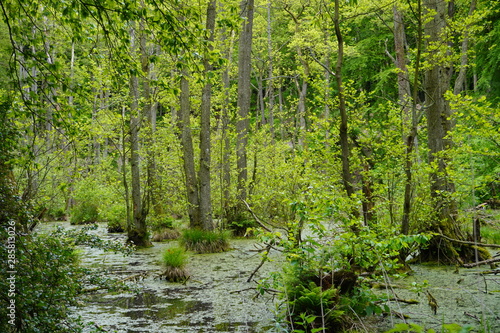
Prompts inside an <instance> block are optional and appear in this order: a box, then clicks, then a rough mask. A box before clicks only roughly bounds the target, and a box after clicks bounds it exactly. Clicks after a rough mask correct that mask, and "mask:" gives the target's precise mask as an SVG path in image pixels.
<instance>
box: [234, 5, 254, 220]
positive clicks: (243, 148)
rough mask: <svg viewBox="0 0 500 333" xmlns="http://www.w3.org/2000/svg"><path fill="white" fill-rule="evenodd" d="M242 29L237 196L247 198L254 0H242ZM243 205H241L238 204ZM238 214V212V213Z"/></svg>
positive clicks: (239, 58) (239, 74) (237, 124)
mask: <svg viewBox="0 0 500 333" xmlns="http://www.w3.org/2000/svg"><path fill="white" fill-rule="evenodd" d="M241 11H242V12H243V15H242V17H243V18H244V20H243V23H242V30H241V34H240V39H239V49H238V101H237V108H238V120H237V122H236V132H237V134H238V138H237V144H236V167H237V170H238V183H237V198H238V200H246V199H247V179H248V166H247V144H248V134H249V124H250V120H249V116H250V103H251V93H252V87H251V82H250V79H251V74H252V60H251V59H252V58H251V55H252V35H253V16H254V0H243V1H242V2H241ZM238 206H240V207H241V205H238ZM237 214H238V213H237Z"/></svg>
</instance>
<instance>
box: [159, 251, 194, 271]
mask: <svg viewBox="0 0 500 333" xmlns="http://www.w3.org/2000/svg"><path fill="white" fill-rule="evenodd" d="M187 258H188V256H187V254H186V252H185V251H184V249H182V248H180V247H174V248H170V249H166V250H165V252H163V264H164V265H165V266H166V267H167V268H168V267H170V268H184V267H185V266H186V262H187Z"/></svg>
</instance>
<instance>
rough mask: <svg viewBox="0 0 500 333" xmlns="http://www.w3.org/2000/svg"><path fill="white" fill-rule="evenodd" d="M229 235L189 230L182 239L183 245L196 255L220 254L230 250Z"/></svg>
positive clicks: (226, 233) (183, 234)
mask: <svg viewBox="0 0 500 333" xmlns="http://www.w3.org/2000/svg"><path fill="white" fill-rule="evenodd" d="M228 240H229V233H228V232H219V231H207V230H200V229H187V230H185V231H184V232H183V233H182V237H181V238H180V241H181V244H182V245H183V246H184V247H185V248H186V249H187V250H191V251H193V252H196V253H218V252H225V251H227V250H229V241H228Z"/></svg>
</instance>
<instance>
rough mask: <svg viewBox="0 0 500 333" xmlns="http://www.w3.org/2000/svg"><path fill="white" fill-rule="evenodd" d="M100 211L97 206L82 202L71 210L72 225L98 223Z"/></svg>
mask: <svg viewBox="0 0 500 333" xmlns="http://www.w3.org/2000/svg"><path fill="white" fill-rule="evenodd" d="M98 219H99V210H98V207H97V205H96V204H94V203H91V202H82V203H81V204H79V205H77V206H75V207H74V208H73V209H72V210H71V218H70V223H71V224H87V223H94V222H97V220H98Z"/></svg>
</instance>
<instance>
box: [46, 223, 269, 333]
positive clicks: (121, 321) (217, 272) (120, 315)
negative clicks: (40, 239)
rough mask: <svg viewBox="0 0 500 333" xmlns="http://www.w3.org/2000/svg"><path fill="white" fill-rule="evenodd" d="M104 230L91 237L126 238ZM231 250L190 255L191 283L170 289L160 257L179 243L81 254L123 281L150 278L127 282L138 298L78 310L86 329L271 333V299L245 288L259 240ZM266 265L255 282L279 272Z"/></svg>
mask: <svg viewBox="0 0 500 333" xmlns="http://www.w3.org/2000/svg"><path fill="white" fill-rule="evenodd" d="M58 226H60V227H62V228H65V229H66V228H77V227H75V226H70V225H69V223H67V222H51V223H44V225H42V226H41V228H40V229H41V231H42V232H48V231H50V230H52V229H54V228H56V227H58ZM105 227H106V226H105V224H98V229H97V230H93V231H91V232H93V233H96V234H98V235H99V236H101V237H102V238H103V239H114V240H124V239H125V236H124V235H123V234H108V233H107V231H106V228H105ZM230 243H231V247H232V250H231V251H229V252H225V253H216V254H190V255H189V260H188V264H187V270H188V271H189V273H190V275H191V278H190V279H189V280H188V281H187V282H186V284H182V283H171V282H167V281H165V280H160V279H157V278H155V276H156V275H157V274H159V273H161V272H163V270H164V268H163V266H162V264H161V257H162V254H163V252H164V251H165V249H166V248H169V247H175V246H177V242H176V241H170V242H161V243H156V242H155V243H153V244H154V247H151V248H147V249H140V250H137V251H136V252H134V253H132V254H131V255H129V256H124V255H123V254H120V253H117V254H115V253H113V252H104V251H102V250H97V249H91V248H87V247H85V248H83V249H82V254H81V258H82V259H81V262H82V264H83V265H84V266H86V267H91V268H94V269H98V270H102V271H105V272H106V275H107V276H110V277H118V278H119V279H122V278H127V277H131V276H134V275H137V274H138V273H143V272H148V273H149V275H147V276H146V277H144V278H140V279H137V280H135V281H130V282H127V283H128V284H130V285H131V286H133V287H136V289H137V292H126V293H118V294H116V293H108V292H106V291H105V290H104V291H96V292H95V293H93V294H91V295H88V296H86V299H85V301H84V304H83V306H82V307H80V308H77V309H75V313H76V314H77V315H78V316H81V319H82V320H83V322H84V323H93V324H92V326H95V327H96V328H101V329H103V330H104V331H105V332H118V333H122V332H123V333H124V332H126V333H132V332H144V333H146V332H155V333H159V332H167V333H169V332H186V333H193V332H255V333H257V332H268V331H272V330H271V327H272V326H273V318H274V312H273V311H274V309H275V305H274V302H273V300H272V299H271V297H270V296H268V295H264V296H261V295H259V297H255V296H256V291H255V286H256V283H255V282H247V279H248V278H249V277H250V275H251V274H252V272H253V271H254V270H255V268H256V267H257V266H258V265H259V263H260V261H261V256H260V255H259V253H258V252H256V251H255V250H256V249H258V247H257V246H256V242H255V240H247V239H232V240H230ZM276 269H277V266H275V265H274V264H273V263H266V264H265V265H264V266H263V267H262V268H261V269H260V270H259V271H258V272H257V274H256V276H254V280H259V279H260V278H261V277H263V275H264V274H265V273H266V272H269V271H270V270H276Z"/></svg>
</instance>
